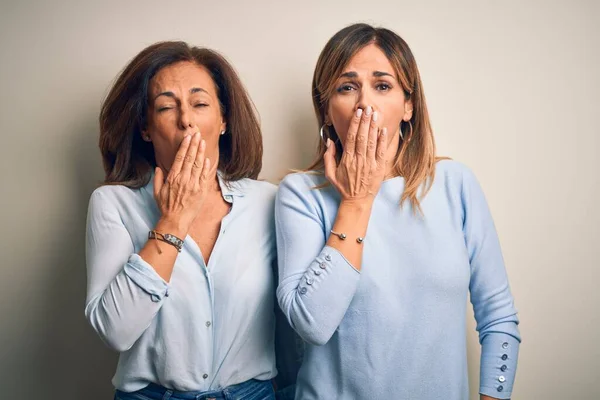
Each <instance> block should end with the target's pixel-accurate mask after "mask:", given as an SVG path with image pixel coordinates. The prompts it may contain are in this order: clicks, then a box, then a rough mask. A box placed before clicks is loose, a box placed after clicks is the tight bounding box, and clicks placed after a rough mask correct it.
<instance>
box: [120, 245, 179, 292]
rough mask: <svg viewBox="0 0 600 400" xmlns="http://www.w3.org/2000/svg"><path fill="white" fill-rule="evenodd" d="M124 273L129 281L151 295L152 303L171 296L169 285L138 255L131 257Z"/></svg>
mask: <svg viewBox="0 0 600 400" xmlns="http://www.w3.org/2000/svg"><path fill="white" fill-rule="evenodd" d="M124 271H125V275H127V277H129V279H131V280H132V281H133V282H134V283H135V284H136V285H138V286H139V287H140V288H141V289H142V290H143V291H145V292H146V293H148V294H149V295H150V298H151V299H152V301H154V302H158V301H161V300H162V299H163V298H164V297H168V296H169V284H168V283H167V282H166V281H165V280H164V279H163V278H161V277H160V275H158V273H157V272H156V270H155V269H154V268H153V267H152V266H151V265H150V264H148V263H147V262H146V261H144V260H143V259H142V257H140V256H139V255H138V254H135V253H134V254H132V255H131V256H129V260H127V263H126V264H125V268H124Z"/></svg>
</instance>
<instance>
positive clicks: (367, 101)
mask: <svg viewBox="0 0 600 400" xmlns="http://www.w3.org/2000/svg"><path fill="white" fill-rule="evenodd" d="M373 100H374V99H373V96H372V95H371V93H370V91H369V89H368V88H365V87H362V88H361V89H360V91H359V94H358V98H357V99H356V105H355V106H354V111H356V110H357V109H359V108H362V109H363V110H364V109H366V108H367V107H368V106H371V108H372V109H373V111H375V110H377V107H376V106H375V102H374V101H373Z"/></svg>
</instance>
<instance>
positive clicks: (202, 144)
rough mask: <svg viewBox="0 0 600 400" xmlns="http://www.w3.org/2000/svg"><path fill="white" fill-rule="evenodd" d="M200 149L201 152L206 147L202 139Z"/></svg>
mask: <svg viewBox="0 0 600 400" xmlns="http://www.w3.org/2000/svg"><path fill="white" fill-rule="evenodd" d="M200 147H201V148H202V150H204V148H205V147H206V141H205V140H204V139H202V141H201V142H200Z"/></svg>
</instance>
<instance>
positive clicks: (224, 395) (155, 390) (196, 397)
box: [117, 379, 272, 400]
mask: <svg viewBox="0 0 600 400" xmlns="http://www.w3.org/2000/svg"><path fill="white" fill-rule="evenodd" d="M262 385H271V382H270V381H259V380H256V379H250V380H248V381H246V382H242V383H239V384H236V385H232V386H228V387H226V388H222V389H218V390H209V391H190V392H187V391H178V390H172V389H167V388H165V387H163V386H160V385H157V384H155V383H150V384H149V385H148V386H146V387H145V388H143V389H140V390H138V391H137V392H134V393H135V394H140V395H143V396H146V397H149V398H151V399H156V400H169V399H171V400H226V399H228V398H230V397H229V396H228V395H231V394H234V393H239V392H246V391H252V389H256V390H258V389H259V388H261V387H263V386H262ZM271 387H272V386H271ZM119 393H120V394H121V396H123V397H124V398H125V399H127V395H128V394H129V395H132V394H134V393H123V392H121V391H119V390H117V394H119Z"/></svg>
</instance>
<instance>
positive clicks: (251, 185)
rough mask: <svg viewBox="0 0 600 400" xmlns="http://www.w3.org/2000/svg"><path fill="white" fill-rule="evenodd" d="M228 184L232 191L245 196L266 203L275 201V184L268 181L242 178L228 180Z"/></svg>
mask: <svg viewBox="0 0 600 400" xmlns="http://www.w3.org/2000/svg"><path fill="white" fill-rule="evenodd" d="M229 185H230V186H231V188H232V190H233V191H234V193H235V192H237V193H239V194H241V195H243V196H244V197H245V198H248V199H252V200H255V201H259V202H267V203H273V202H274V201H275V195H276V193H277V186H275V185H274V184H272V183H270V182H268V181H265V180H255V179H250V178H244V179H240V180H238V181H232V182H229Z"/></svg>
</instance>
